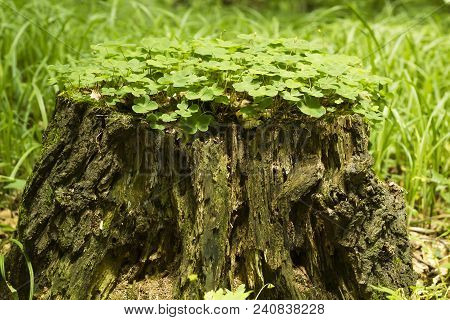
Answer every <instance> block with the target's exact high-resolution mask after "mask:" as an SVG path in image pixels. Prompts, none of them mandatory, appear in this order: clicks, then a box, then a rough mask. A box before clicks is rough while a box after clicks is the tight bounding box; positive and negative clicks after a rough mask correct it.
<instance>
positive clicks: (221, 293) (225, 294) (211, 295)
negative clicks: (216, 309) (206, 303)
mask: <svg viewBox="0 0 450 320" xmlns="http://www.w3.org/2000/svg"><path fill="white" fill-rule="evenodd" d="M251 293H252V291H246V290H245V285H244V284H241V285H240V286H239V287H237V288H236V290H235V291H230V290H228V289H225V290H224V289H219V290H217V291H214V290H211V291H209V292H207V293H205V300H245V299H247V297H248V296H249V295H250V294H251Z"/></svg>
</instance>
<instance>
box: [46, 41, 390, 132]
mask: <svg viewBox="0 0 450 320" xmlns="http://www.w3.org/2000/svg"><path fill="white" fill-rule="evenodd" d="M54 69H55V70H56V71H57V74H56V78H55V79H54V83H58V85H59V87H60V88H62V89H63V90H66V91H67V92H69V93H68V94H69V95H71V96H72V97H75V98H76V99H83V100H86V99H89V97H91V99H93V100H99V99H100V102H101V103H105V104H107V105H109V106H111V107H113V106H117V105H124V106H130V105H131V106H132V107H131V109H132V110H133V111H134V112H136V113H140V114H147V115H148V119H149V122H150V123H151V126H152V127H153V128H156V129H163V128H165V127H168V126H173V123H175V124H176V126H177V127H178V128H181V129H182V130H184V131H185V132H187V133H189V134H195V133H196V132H197V131H206V130H207V129H208V126H209V124H210V123H211V122H212V121H213V115H217V114H223V113H232V114H236V115H238V116H241V117H243V118H247V119H249V118H250V120H259V119H261V118H263V117H267V115H271V114H274V113H277V112H282V113H287V114H290V115H291V116H292V115H296V114H297V115H300V113H303V114H306V115H308V116H311V117H315V118H320V117H322V116H324V115H325V114H326V113H327V112H330V113H331V112H352V108H355V110H356V112H358V113H361V114H364V115H367V116H368V118H370V119H376V118H377V117H379V110H378V109H379V103H380V102H382V99H381V93H382V91H381V90H380V88H381V87H382V86H383V85H385V84H386V83H387V82H388V80H387V79H386V78H382V77H378V76H373V75H370V74H369V73H368V72H367V71H366V70H364V69H362V68H361V62H360V60H359V59H358V58H356V57H350V56H345V55H336V54H327V53H325V52H324V51H322V50H321V49H320V48H319V47H317V46H316V45H313V44H312V43H309V42H307V41H304V40H300V39H296V38H276V39H268V38H265V37H264V38H263V37H259V36H256V35H254V34H251V35H240V36H238V39H236V40H234V41H225V40H222V39H196V40H193V41H190V42H183V41H179V40H168V39H167V38H147V39H145V40H143V41H141V43H139V44H136V45H130V44H127V45H125V44H118V43H109V44H108V43H106V44H102V45H95V46H93V53H92V56H91V57H90V58H88V59H83V60H82V61H80V62H77V64H76V65H62V66H57V67H55V68H54ZM97 92H100V94H97ZM74 93H75V94H74ZM66 94H67V93H66ZM80 95H81V97H80ZM243 100H247V101H249V102H250V104H249V105H246V106H244V107H241V104H240V102H241V101H243ZM298 111H300V112H298Z"/></svg>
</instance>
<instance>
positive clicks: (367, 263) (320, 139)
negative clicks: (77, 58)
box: [3, 98, 415, 299]
mask: <svg viewBox="0 0 450 320" xmlns="http://www.w3.org/2000/svg"><path fill="white" fill-rule="evenodd" d="M371 165H372V159H371V156H370V155H369V153H368V126H367V125H366V124H365V123H364V121H363V120H362V118H361V117H359V116H357V115H341V116H335V117H332V118H329V119H312V118H309V117H306V116H305V117H304V118H303V119H296V120H288V119H282V120H275V119H274V120H271V121H270V123H266V124H264V125H262V126H259V127H257V128H253V129H245V128H243V127H242V126H240V125H239V124H238V123H236V122H233V121H230V123H228V124H227V125H217V126H216V127H213V128H211V129H210V130H209V131H208V132H206V133H199V134H196V135H195V136H194V137H193V138H191V139H189V140H187V139H183V138H182V137H180V136H178V135H177V134H176V133H175V132H171V131H170V130H166V131H165V132H162V133H161V132H157V131H154V130H151V129H149V128H148V124H147V123H146V121H145V120H144V119H142V118H141V117H139V116H137V115H136V114H133V113H131V112H129V111H126V110H123V111H118V110H117V109H113V108H108V107H101V106H92V105H89V104H88V103H74V102H71V101H70V100H68V99H66V98H58V101H57V108H56V114H55V116H54V119H53V121H52V123H51V125H50V126H49V128H48V129H47V131H46V134H45V137H44V144H43V150H42V155H41V158H40V160H39V162H38V163H37V164H36V166H35V170H34V173H33V175H32V176H31V177H30V179H29V181H28V183H27V187H26V189H25V191H24V194H23V199H22V205H21V208H20V222H19V227H18V238H19V240H20V241H21V242H22V243H23V244H24V246H25V248H26V251H27V253H28V255H29V258H30V260H31V262H32V264H33V267H34V270H35V275H36V279H35V282H36V293H35V296H36V298H39V299H108V298H109V299H118V298H121V299H127V298H133V299H136V298H142V299H155V298H160V299H162V298H168V299H170V298H189V299H191V298H192V299H198V298H203V295H204V293H205V292H207V291H209V290H216V289H218V288H235V287H237V286H238V285H240V284H242V283H243V284H245V285H246V287H247V289H249V290H253V292H256V293H257V292H258V291H259V290H260V289H261V288H262V287H263V286H264V285H265V284H268V283H271V284H273V285H274V288H272V289H265V290H263V291H262V294H261V296H260V297H261V298H267V299H322V298H331V299H335V298H337V299H365V298H373V297H374V294H375V293H374V291H373V289H372V288H371V286H370V285H381V286H387V287H390V288H399V287H403V288H406V287H407V286H409V285H412V284H413V283H414V279H415V276H414V273H413V271H412V265H411V259H410V251H409V243H408V238H407V231H406V219H405V218H406V217H405V205H404V202H403V199H402V191H401V189H400V188H399V187H398V186H397V185H395V184H394V183H392V182H387V183H386V182H382V181H380V180H379V179H378V178H377V177H376V176H375V174H374V173H373V171H372V169H371ZM7 261H9V263H8V264H7V268H8V275H9V278H10V281H11V282H12V284H13V285H15V286H16V287H18V288H20V290H19V291H20V295H21V297H26V296H27V290H28V288H27V286H24V285H22V284H24V283H26V282H27V281H28V273H27V270H26V267H25V261H24V258H23V257H22V255H21V253H20V252H19V250H15V249H13V250H12V252H11V253H10V254H9V256H8V257H7ZM192 275H196V277H193V276H192ZM195 278H196V279H195ZM190 279H191V280H190ZM3 294H5V291H3Z"/></svg>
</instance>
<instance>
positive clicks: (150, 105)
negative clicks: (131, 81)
mask: <svg viewBox="0 0 450 320" xmlns="http://www.w3.org/2000/svg"><path fill="white" fill-rule="evenodd" d="M136 102H137V103H136V104H135V105H134V106H133V107H132V109H133V111H134V112H136V113H149V112H150V111H154V110H156V109H158V108H159V105H158V103H156V102H155V101H152V100H150V98H149V97H148V96H145V97H142V98H139V99H136Z"/></svg>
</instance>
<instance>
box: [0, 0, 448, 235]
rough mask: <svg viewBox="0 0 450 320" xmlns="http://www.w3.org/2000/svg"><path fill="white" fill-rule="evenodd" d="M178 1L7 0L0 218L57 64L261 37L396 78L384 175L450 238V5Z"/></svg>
mask: <svg viewBox="0 0 450 320" xmlns="http://www.w3.org/2000/svg"><path fill="white" fill-rule="evenodd" d="M170 2H172V1H170V0H161V1H151V0H131V1H125V0H111V1H73V0H71V1H69V0H59V1H56V0H28V1H23V0H14V1H11V0H0V7H1V9H0V207H1V202H2V201H3V202H9V201H10V200H9V199H11V194H12V192H13V190H20V189H21V188H23V186H24V181H25V179H26V178H27V177H28V176H29V175H30V173H31V171H32V167H33V163H34V162H35V160H36V158H37V156H38V154H39V148H40V143H41V137H42V133H43V131H44V130H45V128H46V126H47V125H48V121H49V120H50V119H51V114H52V112H53V106H54V97H55V92H56V91H57V89H58V88H57V87H54V86H53V87H52V86H49V85H48V84H47V83H48V78H49V77H51V76H52V73H51V71H50V70H49V68H48V66H49V65H50V64H55V63H67V62H68V61H70V60H72V59H78V58H80V57H82V56H83V55H84V54H85V53H87V52H88V51H89V45H90V44H93V43H99V42H103V41H106V40H118V39H120V40H122V41H137V40H139V39H141V38H142V37H145V36H149V35H155V36H166V37H173V38H180V39H192V38H199V37H207V36H211V37H222V38H228V39H232V38H233V36H234V35H236V34H239V33H252V32H255V33H257V34H260V35H263V36H271V37H278V36H284V37H299V38H303V39H306V40H310V41H315V42H319V43H321V44H322V45H324V46H325V47H326V48H327V50H328V51H330V52H333V53H343V54H349V55H356V56H358V57H361V58H362V59H363V63H364V65H365V67H367V68H369V69H371V71H372V72H373V73H375V74H380V75H385V76H387V77H389V78H391V79H393V81H394V83H393V84H392V85H391V87H390V93H391V94H390V96H389V97H388V105H389V108H388V109H386V110H385V112H384V118H385V120H384V121H383V122H382V123H381V124H379V125H378V126H377V127H375V128H373V131H372V141H371V142H372V143H371V152H372V154H373V156H374V159H375V170H376V172H377V174H378V175H379V176H380V177H381V178H383V179H384V178H390V179H392V180H394V181H395V182H397V183H398V184H400V185H401V186H402V187H403V188H404V189H405V196H406V202H407V213H408V218H409V219H408V221H409V223H410V224H411V225H414V226H420V227H424V228H430V227H431V226H432V225H433V221H434V220H433V219H435V217H440V218H442V217H444V219H446V220H444V221H446V222H445V223H444V224H440V227H439V230H438V233H439V234H442V233H444V234H446V235H447V237H448V234H449V230H450V224H449V223H448V220H449V219H448V216H449V212H448V207H449V203H450V192H449V184H450V180H449V165H450V162H449V161H448V159H449V156H450V143H449V137H450V133H449V116H448V109H449V108H448V106H449V99H450V97H449V94H448V92H449V87H450V76H449V67H448V61H450V36H449V35H448V30H449V29H450V19H448V14H449V10H450V6H449V5H447V6H445V5H444V1H439V0H435V1H419V0H414V1H408V0H403V1H401V0H398V1H378V2H376V1H368V2H364V4H362V3H363V2H362V1H359V2H358V1H355V5H354V6H344V5H339V3H343V2H337V1H317V0H316V1H312V2H315V3H316V4H319V8H317V9H316V10H314V11H312V12H298V11H297V12H296V11H295V10H292V8H293V3H295V2H294V1H279V2H278V3H279V4H278V5H275V4H274V3H277V2H273V1H272V2H271V5H269V6H264V5H261V4H260V3H261V1H253V2H258V3H259V4H258V6H257V7H253V8H252V7H248V6H244V5H242V4H241V5H230V6H221V5H219V4H217V3H216V2H214V1H208V2H205V1H203V2H195V1H194V2H195V3H194V5H192V6H190V7H189V6H183V5H173V4H171V3H170ZM178 2H182V1H178ZM247 2H249V3H251V2H252V1H250V0H249V1H247ZM376 3H378V4H377V5H376ZM380 3H382V5H380ZM281 4H282V5H281ZM320 5H322V6H320ZM363 5H364V7H363ZM375 5H376V6H377V7H376V8H372V6H375ZM205 6H208V8H207V9H208V10H205ZM4 205H6V204H4Z"/></svg>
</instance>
